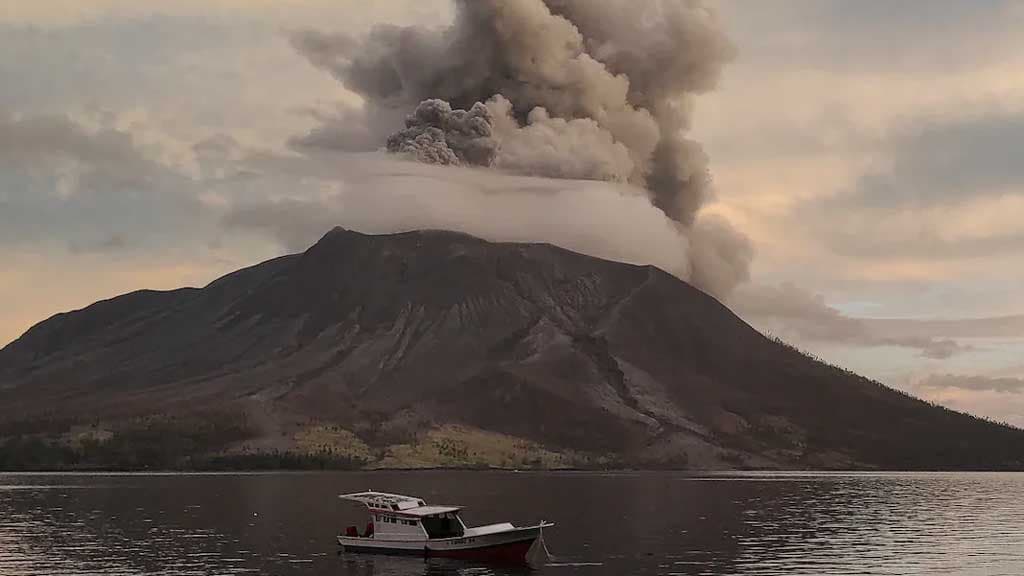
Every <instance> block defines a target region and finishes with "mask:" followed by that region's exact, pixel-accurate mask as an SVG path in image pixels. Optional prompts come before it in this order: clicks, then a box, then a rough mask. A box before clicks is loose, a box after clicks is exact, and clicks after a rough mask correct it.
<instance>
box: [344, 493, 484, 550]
mask: <svg viewBox="0 0 1024 576" xmlns="http://www.w3.org/2000/svg"><path fill="white" fill-rule="evenodd" d="M339 498H341V499H342V500H349V501H352V502H359V503H362V504H364V505H365V506H366V509H367V512H368V513H369V515H370V520H369V522H368V523H367V525H366V529H365V530H364V531H363V532H362V533H360V532H359V530H358V528H356V527H355V526H350V527H349V528H348V529H347V530H346V531H345V536H347V537H349V538H381V539H387V540H436V539H442V538H461V537H462V536H463V535H464V534H465V533H466V525H465V524H463V522H462V519H461V518H460V517H459V511H460V510H462V508H461V507H460V506H428V505H427V503H426V502H424V501H423V500H420V499H419V498H414V497H412V496H402V495H401V494H388V493H385V492H373V491H370V492H359V493H356V494H342V495H341V496H339Z"/></svg>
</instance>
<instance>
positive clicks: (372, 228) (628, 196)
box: [223, 154, 690, 278]
mask: <svg viewBox="0 0 1024 576" xmlns="http://www.w3.org/2000/svg"><path fill="white" fill-rule="evenodd" d="M243 165H244V166H245V167H246V169H247V170H252V171H253V173H254V174H256V175H255V176H254V178H264V177H270V178H276V177H284V178H288V177H289V176H288V175H291V174H301V175H302V176H303V178H304V179H305V184H304V187H302V186H295V185H293V186H292V188H291V189H290V191H289V192H290V195H289V196H287V197H277V198H272V197H266V196H264V197H261V198H252V199H250V200H249V201H242V202H239V203H237V204H235V205H233V206H232V207H231V208H230V210H229V211H228V213H227V214H226V215H225V217H224V220H223V225H224V227H225V228H226V229H227V230H229V231H250V232H256V233H258V234H261V235H270V236H271V237H273V238H276V239H277V240H278V241H279V242H280V243H281V245H282V246H284V247H285V248H286V249H288V250H290V251H296V250H301V249H305V248H306V247H308V246H309V245H310V244H312V243H313V242H314V241H315V240H316V239H317V238H319V236H321V235H322V234H323V233H324V231H325V230H327V229H329V228H330V227H331V226H336V225H340V226H344V227H346V228H350V229H353V230H358V231H361V232H367V233H386V232H398V231H406V230H413V229H420V228H434V229H437V228H440V229H448V230H456V231H460V232H466V233H468V234H473V235H475V236H479V237H482V238H485V239H488V240H493V241H517V242H548V243H551V244H556V245H558V246H561V247H563V248H567V249H569V250H574V251H577V252H582V253H584V254H589V255H592V256H597V257H601V258H606V259H610V260H616V261H620V262H629V263H634V264H651V265H654V266H658V267H659V268H662V269H663V270H666V271H668V272H670V273H673V274H676V275H677V276H679V277H681V278H689V275H690V269H689V268H688V267H686V263H687V262H688V261H689V259H688V250H689V245H688V244H687V241H686V237H685V236H682V235H681V234H680V232H679V230H678V224H677V223H675V222H673V221H671V220H670V219H669V218H667V217H666V216H665V215H664V213H663V212H661V211H660V210H658V209H657V208H655V207H654V206H652V205H651V204H650V202H649V201H648V199H647V197H646V195H645V194H644V193H643V191H642V190H639V189H636V188H632V187H629V186H626V185H622V184H615V183H610V182H596V181H583V180H553V179H546V178H535V177H527V176H513V175H507V174H501V173H497V172H493V171H488V170H483V169H472V168H442V167H438V166H431V165H424V164H419V163H415V162H407V161H400V160H395V159H393V158H388V157H385V156H384V155H382V154H363V155H352V154H345V155H333V154H332V155H307V156H280V155H266V154H261V155H255V156H252V157H250V158H248V159H246V160H245V161H244V162H243ZM293 184H294V183H293Z"/></svg>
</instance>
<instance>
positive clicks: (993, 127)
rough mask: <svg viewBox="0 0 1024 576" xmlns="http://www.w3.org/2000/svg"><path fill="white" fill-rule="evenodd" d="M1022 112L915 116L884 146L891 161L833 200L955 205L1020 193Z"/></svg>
mask: <svg viewBox="0 0 1024 576" xmlns="http://www.w3.org/2000/svg"><path fill="white" fill-rule="evenodd" d="M1021 142H1024V114H1000V113H991V114H988V115H983V116H972V117H969V118H957V119H953V120H950V119H941V118H937V119H932V118H918V119H915V120H914V122H913V124H912V125H911V126H910V127H908V128H904V129H903V130H900V131H899V133H898V134H897V135H896V136H895V137H893V138H891V139H890V142H889V143H888V145H887V148H888V150H889V153H890V154H891V158H889V159H887V162H886V163H887V164H889V165H890V166H889V167H888V168H887V169H885V170H881V171H873V172H870V173H868V174H866V175H864V176H863V177H861V179H860V181H859V182H858V183H857V185H856V187H855V191H854V193H853V194H850V195H844V196H842V197H840V198H838V199H837V200H838V201H839V202H841V203H847V204H855V205H858V206H862V207H865V208H869V209H871V208H882V209H906V208H921V207H924V206H931V205H936V204H951V203H953V204H955V203H962V202H964V201H965V200H969V199H972V198H977V197H978V196H991V195H1000V194H1006V193H1008V192H1016V193H1020V194H1024V163H1022V162H1021V161H1020V153H1019V152H1020V150H1019V146H1020V143H1021Z"/></svg>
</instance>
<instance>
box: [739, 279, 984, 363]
mask: <svg viewBox="0 0 1024 576" xmlns="http://www.w3.org/2000/svg"><path fill="white" fill-rule="evenodd" d="M732 304H733V307H734V309H735V310H736V312H737V313H738V314H739V315H740V316H742V317H744V318H746V319H747V320H748V321H750V322H752V323H753V324H754V326H756V327H757V328H759V329H761V330H763V331H766V332H769V333H771V334H773V335H776V336H779V337H781V338H783V339H784V340H793V341H795V342H798V343H806V342H811V343H828V344H841V345H846V346H854V347H882V346H895V347H900V348H907V349H911V350H915V351H917V352H918V353H919V354H920V355H921V356H922V357H924V358H929V359H935V360H941V359H946V358H950V357H952V356H954V355H956V354H959V353H962V352H965V351H967V350H970V347H969V346H966V345H964V344H960V343H959V342H957V341H956V340H954V339H952V338H948V337H945V335H944V334H941V333H936V332H929V331H927V330H926V329H924V328H925V327H926V326H927V324H921V325H920V326H918V329H917V330H911V329H908V328H907V327H906V326H905V327H904V329H903V331H902V332H895V331H889V330H886V324H885V321H882V322H881V323H879V322H878V321H875V320H872V319H865V318H855V317H851V316H847V315H845V314H843V313H842V312H840V311H839V310H837V309H836V308H833V307H831V306H829V305H827V304H826V303H825V300H824V298H823V297H821V296H820V295H814V294H811V293H809V292H807V291H805V290H802V289H800V288H798V287H796V286H794V285H792V284H781V285H778V286H767V285H751V286H745V287H743V288H741V289H740V290H739V291H737V294H736V296H735V297H734V298H733V300H732Z"/></svg>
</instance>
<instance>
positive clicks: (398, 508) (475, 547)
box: [338, 491, 554, 563]
mask: <svg viewBox="0 0 1024 576" xmlns="http://www.w3.org/2000/svg"><path fill="white" fill-rule="evenodd" d="M339 498H341V499H343V500H350V501H353V502H359V503H362V504H365V505H366V508H367V510H368V512H369V514H370V521H369V523H368V524H367V526H366V529H365V530H364V531H363V532H362V533H360V532H359V530H358V529H357V528H356V527H355V526H351V527H349V528H348V530H346V531H345V533H344V534H342V535H339V536H338V544H340V545H341V546H342V548H343V549H344V551H345V552H369V553H376V554H407V555H416V556H425V557H444V558H463V559H467V560H480V561H501V562H516V563H534V562H536V559H537V558H538V557H539V556H541V555H542V554H544V553H545V551H544V542H543V536H542V533H543V530H544V528H550V527H551V526H554V524H552V523H550V522H541V523H539V524H536V525H534V526H527V527H516V526H513V525H512V524H510V523H507V522H505V523H501V524H491V525H489V526H479V527H476V528H469V527H467V526H466V525H465V524H464V523H463V522H462V518H460V517H459V512H460V511H461V510H462V507H461V506H428V505H427V503H426V502H424V501H423V500H421V499H420V498H416V497H414V496H403V495H401V494H388V493H385V492H373V491H371V492H359V493H356V494H342V495H340V496H339Z"/></svg>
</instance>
